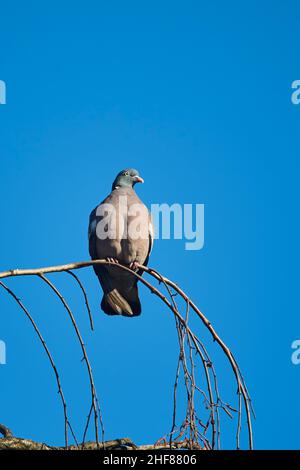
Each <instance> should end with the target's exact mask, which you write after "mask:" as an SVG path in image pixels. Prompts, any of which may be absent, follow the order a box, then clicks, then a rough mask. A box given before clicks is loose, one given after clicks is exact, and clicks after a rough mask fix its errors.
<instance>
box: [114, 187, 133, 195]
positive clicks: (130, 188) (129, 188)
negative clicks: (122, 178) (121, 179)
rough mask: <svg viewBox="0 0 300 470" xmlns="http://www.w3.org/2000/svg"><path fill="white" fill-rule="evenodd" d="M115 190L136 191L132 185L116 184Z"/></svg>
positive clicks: (122, 191)
mask: <svg viewBox="0 0 300 470" xmlns="http://www.w3.org/2000/svg"><path fill="white" fill-rule="evenodd" d="M113 191H118V192H119V193H127V194H128V193H134V189H133V187H132V186H123V185H122V186H118V185H117V186H114V187H113Z"/></svg>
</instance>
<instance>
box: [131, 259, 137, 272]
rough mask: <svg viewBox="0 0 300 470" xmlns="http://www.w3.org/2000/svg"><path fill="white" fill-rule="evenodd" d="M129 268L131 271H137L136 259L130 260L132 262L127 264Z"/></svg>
mask: <svg viewBox="0 0 300 470" xmlns="http://www.w3.org/2000/svg"><path fill="white" fill-rule="evenodd" d="M129 268H130V269H132V271H135V272H136V271H138V269H139V268H138V263H137V261H132V263H130V265H129Z"/></svg>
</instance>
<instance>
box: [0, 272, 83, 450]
mask: <svg viewBox="0 0 300 470" xmlns="http://www.w3.org/2000/svg"><path fill="white" fill-rule="evenodd" d="M0 286H1V287H3V289H5V290H6V292H7V293H8V294H9V295H10V296H11V297H12V298H13V299H14V300H15V301H16V302H17V304H18V305H19V306H20V307H21V309H22V310H23V312H24V313H25V315H26V316H27V318H28V319H29V321H30V323H31V324H32V326H33V328H34V330H35V332H36V334H37V336H38V338H39V340H40V342H41V343H42V346H43V348H44V350H45V352H46V354H47V356H48V359H49V361H50V364H51V367H52V369H53V372H54V374H55V378H56V383H57V387H58V393H59V395H60V398H61V401H62V406H63V412H64V429H65V447H66V448H67V447H68V427H70V429H71V431H72V434H73V436H74V437H75V435H74V433H73V430H72V427H71V424H70V421H69V419H68V414H67V403H66V400H65V397H64V393H63V390H62V386H61V382H60V377H59V374H58V370H57V367H56V365H55V363H54V360H53V357H52V355H51V353H50V350H49V348H48V346H47V344H46V341H45V340H44V338H43V336H42V334H41V332H40V330H39V328H38V326H37V324H36V323H35V321H34V319H33V318H32V316H31V314H30V313H29V311H28V310H27V308H26V307H25V306H24V304H23V303H22V302H21V300H20V299H19V298H18V297H17V296H16V294H15V293H14V292H13V291H12V290H11V289H9V287H7V286H6V285H5V284H4V283H3V282H2V281H0ZM6 437H7V436H6ZM75 440H76V438H75Z"/></svg>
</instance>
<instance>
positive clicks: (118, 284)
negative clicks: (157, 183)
mask: <svg viewBox="0 0 300 470" xmlns="http://www.w3.org/2000/svg"><path fill="white" fill-rule="evenodd" d="M143 182H144V180H143V178H141V177H140V175H139V172H138V171H137V170H135V169H125V170H122V171H121V172H120V173H118V175H117V176H116V178H115V180H114V182H113V185H112V191H111V193H110V194H109V196H107V197H106V199H104V201H102V202H101V203H100V204H99V205H98V206H97V207H96V208H95V209H94V210H93V211H92V212H91V214H90V220H89V231H88V235H89V252H90V256H91V258H92V259H93V260H94V259H106V260H108V261H109V262H110V264H106V265H94V266H93V267H94V271H95V273H96V275H97V277H98V279H99V282H100V285H101V287H102V290H103V298H102V301H101V308H102V310H103V311H104V312H105V313H106V314H108V315H123V316H127V317H134V316H138V315H140V314H141V303H140V300H139V295H138V287H137V282H138V279H137V277H136V276H135V275H134V274H132V273H131V272H129V271H127V270H124V269H122V268H119V267H118V266H116V265H115V264H116V263H121V264H124V265H126V266H127V267H129V268H130V269H131V270H133V271H135V272H137V273H138V274H139V275H142V274H143V272H142V270H141V269H138V266H137V264H141V265H145V266H147V263H148V260H149V256H150V252H151V250H152V246H153V239H154V235H153V225H152V221H151V216H150V213H149V211H148V209H147V207H146V206H145V205H144V204H143V203H142V201H141V200H140V199H139V197H138V196H137V194H136V193H135V191H134V186H135V184H136V183H143Z"/></svg>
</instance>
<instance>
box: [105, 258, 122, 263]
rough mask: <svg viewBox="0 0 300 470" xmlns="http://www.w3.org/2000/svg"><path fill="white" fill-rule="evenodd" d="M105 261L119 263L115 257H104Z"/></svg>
mask: <svg viewBox="0 0 300 470" xmlns="http://www.w3.org/2000/svg"><path fill="white" fill-rule="evenodd" d="M106 261H108V262H109V263H112V264H119V261H118V260H117V258H108V257H107V258H106Z"/></svg>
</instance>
